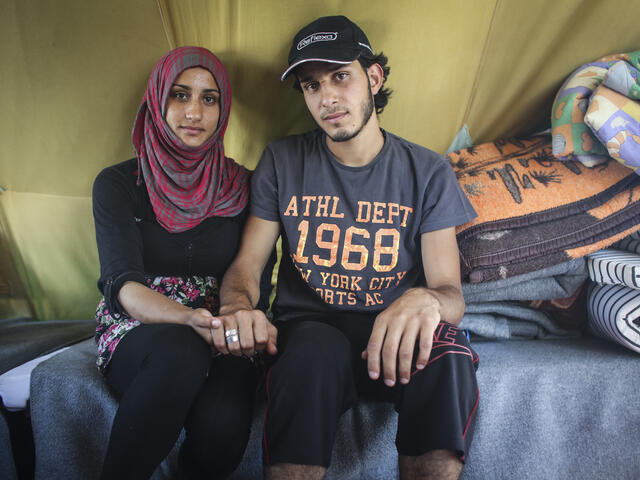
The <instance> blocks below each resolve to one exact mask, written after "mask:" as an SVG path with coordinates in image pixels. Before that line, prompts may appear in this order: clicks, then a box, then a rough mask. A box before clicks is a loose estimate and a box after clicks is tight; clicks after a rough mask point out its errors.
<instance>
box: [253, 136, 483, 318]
mask: <svg viewBox="0 0 640 480" xmlns="http://www.w3.org/2000/svg"><path fill="white" fill-rule="evenodd" d="M383 134H384V137H385V142H384V146H383V147H382V150H381V151H380V153H379V154H378V155H377V156H376V158H374V159H373V160H372V161H371V162H370V163H369V164H367V165H365V166H363V167H348V166H345V165H343V164H341V163H340V162H339V161H338V160H337V159H336V158H335V157H334V156H333V154H332V153H331V152H330V151H329V149H328V147H327V145H326V142H325V137H324V133H323V132H322V131H321V130H314V131H312V132H308V133H306V134H303V135H295V136H291V137H286V138H282V139H280V140H276V141H274V142H272V143H270V144H269V145H268V146H267V148H266V149H265V151H264V153H263V155H262V158H261V159H260V163H259V164H258V167H257V168H256V170H255V172H254V174H253V180H252V194H251V212H252V213H253V214H254V215H256V216H257V217H260V218H262V219H265V220H271V221H277V222H280V224H281V234H282V252H283V256H282V261H281V265H280V271H279V273H278V288H277V296H276V301H275V304H274V313H275V315H276V319H277V320H285V319H289V318H292V317H293V316H298V315H300V314H305V313H309V312H317V313H328V312H335V311H340V312H349V311H353V312H368V313H377V312H379V311H381V310H383V309H384V308H386V307H388V306H389V305H390V304H391V303H392V302H393V301H394V300H395V299H396V298H398V297H399V296H400V295H401V294H402V293H403V292H404V291H405V290H407V289H409V288H411V287H413V286H415V285H417V284H421V283H422V282H424V271H423V268H422V253H421V246H420V235H421V234H422V233H425V232H430V231H434V230H440V229H443V228H447V227H452V226H456V225H460V224H462V223H466V222H468V221H470V220H472V219H473V218H474V217H475V216H476V214H475V211H474V210H473V207H472V206H471V204H470V203H469V201H468V200H467V197H466V196H465V194H464V193H463V192H462V190H461V188H460V186H459V184H458V182H457V181H456V178H455V175H454V173H453V170H452V169H451V167H450V166H449V164H448V163H447V162H446V161H445V160H444V159H443V158H442V157H441V156H440V155H438V154H436V153H435V152H432V151H431V150H428V149H426V148H424V147H421V146H419V145H416V144H414V143H411V142H408V141H406V140H404V139H402V138H400V137H397V136H395V135H392V134H390V133H388V132H385V131H383Z"/></svg>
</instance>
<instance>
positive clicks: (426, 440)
mask: <svg viewBox="0 0 640 480" xmlns="http://www.w3.org/2000/svg"><path fill="white" fill-rule="evenodd" d="M477 365H478V356H477V354H476V353H475V352H474V351H473V350H472V349H471V347H470V346H469V342H468V340H467V338H466V336H465V334H464V332H463V331H461V330H459V329H458V328H456V327H454V326H453V325H450V324H447V323H444V322H442V323H440V325H439V326H438V328H437V329H436V332H435V335H434V342H433V348H432V351H431V357H430V359H429V363H428V364H427V367H426V368H425V369H424V370H421V371H414V372H412V376H411V381H410V382H409V384H408V385H405V386H401V387H400V389H399V394H398V397H397V400H396V410H397V411H398V414H399V416H398V435H397V438H396V445H397V447H398V453H399V455H400V461H399V466H400V476H401V478H403V479H430V478H434V479H435V478H437V479H457V478H458V477H459V476H460V472H461V470H462V464H463V461H464V456H465V454H466V453H467V452H468V449H469V446H470V445H471V438H472V436H473V427H474V424H475V414H476V411H477V406H478V386H477V382H476V375H475V370H476V368H477Z"/></svg>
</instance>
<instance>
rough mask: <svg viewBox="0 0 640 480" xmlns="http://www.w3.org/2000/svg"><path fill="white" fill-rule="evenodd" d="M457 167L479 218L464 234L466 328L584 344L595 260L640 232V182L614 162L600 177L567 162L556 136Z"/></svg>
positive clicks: (463, 153) (469, 158)
mask: <svg viewBox="0 0 640 480" xmlns="http://www.w3.org/2000/svg"><path fill="white" fill-rule="evenodd" d="M448 158H449V162H450V163H451V165H452V167H453V169H454V171H455V173H456V176H457V178H458V181H459V183H460V185H461V186H462V188H463V190H464V191H465V193H466V194H467V196H468V198H469V200H470V201H471V203H472V205H473V207H474V208H475V210H476V212H477V213H478V217H477V218H476V219H474V220H473V221H471V222H469V223H466V224H464V225H461V226H459V227H458V228H457V230H456V234H457V239H458V244H459V248H460V255H461V266H462V276H463V293H464V295H465V300H466V302H467V310H466V314H465V317H464V319H463V323H462V326H463V327H464V328H467V329H468V330H470V331H471V332H472V333H476V334H478V335H482V336H485V337H491V338H546V337H550V336H552V337H553V336H566V335H573V334H578V333H579V332H578V330H579V328H578V327H579V324H580V323H581V321H582V320H583V319H584V318H585V317H586V308H585V303H586V301H585V296H586V291H585V290H584V283H585V280H586V279H587V272H586V257H585V256H586V255H588V254H590V253H594V252H597V251H599V250H601V249H603V248H606V247H609V246H611V245H612V244H614V243H615V242H617V241H620V240H622V239H624V238H626V237H628V235H629V234H630V233H632V232H634V231H636V230H638V229H639V228H640V176H638V175H636V174H635V173H634V171H633V170H632V169H630V168H628V167H626V166H624V165H622V164H620V163H618V162H616V161H614V160H613V159H608V160H606V161H604V162H603V163H600V164H599V165H597V166H595V167H587V166H585V165H584V164H583V163H581V162H578V161H575V160H564V161H559V160H557V159H556V158H555V157H554V156H553V154H552V146H551V138H550V137H549V136H548V135H540V136H534V137H531V138H528V139H510V140H503V141H496V142H491V143H486V144H483V145H478V146H474V147H469V148H465V149H462V150H458V151H456V152H453V153H451V154H449V156H448ZM534 280H535V281H534ZM538 285H544V287H541V289H540V290H538V287H537V286H538ZM550 287H558V288H550Z"/></svg>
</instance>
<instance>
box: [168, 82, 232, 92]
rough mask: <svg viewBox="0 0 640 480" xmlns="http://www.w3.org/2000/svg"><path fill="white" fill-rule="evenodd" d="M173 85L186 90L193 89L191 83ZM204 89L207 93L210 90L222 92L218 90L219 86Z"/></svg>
mask: <svg viewBox="0 0 640 480" xmlns="http://www.w3.org/2000/svg"><path fill="white" fill-rule="evenodd" d="M172 86H173V87H180V88H184V89H185V90H191V87H190V86H189V85H182V84H181V83H174V84H173V85H172ZM202 91H203V92H206V93H209V92H216V93H218V94H219V93H220V90H218V89H217V88H205V89H204V90H202Z"/></svg>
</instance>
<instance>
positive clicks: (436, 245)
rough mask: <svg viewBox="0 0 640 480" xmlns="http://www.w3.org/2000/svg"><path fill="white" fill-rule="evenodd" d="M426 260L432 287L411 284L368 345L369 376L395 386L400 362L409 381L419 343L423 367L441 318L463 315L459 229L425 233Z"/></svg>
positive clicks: (387, 311) (380, 320) (419, 364)
mask: <svg viewBox="0 0 640 480" xmlns="http://www.w3.org/2000/svg"><path fill="white" fill-rule="evenodd" d="M421 244H422V264H423V268H424V274H425V277H426V279H427V287H426V288H425V287H416V288H411V289H409V290H407V291H406V292H404V293H403V294H402V295H401V296H400V297H399V298H398V299H396V301H394V302H393V303H392V304H391V305H389V307H387V308H386V309H385V310H383V311H382V312H381V313H380V314H379V315H378V316H377V317H376V321H375V323H374V325H373V330H372V332H371V336H370V337H369V344H368V345H367V349H366V350H365V351H364V352H362V358H364V359H366V360H367V366H368V370H369V376H370V377H371V378H372V379H374V380H375V379H377V378H378V377H379V376H380V362H381V361H382V370H383V377H384V381H385V384H386V385H388V386H393V385H395V381H396V364H397V372H398V376H399V378H400V383H403V384H406V383H409V379H410V376H411V361H412V359H413V352H414V347H415V344H416V341H418V340H419V345H420V347H419V348H420V350H419V352H418V356H417V359H416V367H417V368H418V369H423V368H424V367H425V366H426V365H427V362H428V361H429V356H430V355H431V345H432V342H433V333H434V332H435V329H436V327H437V326H438V323H440V321H441V320H443V321H445V322H449V323H452V324H454V325H457V324H458V323H460V320H462V315H463V314H464V299H463V297H462V286H461V283H460V260H459V256H458V244H457V242H456V236H455V228H454V227H450V228H444V229H442V230H436V231H434V232H428V233H424V234H422V236H421Z"/></svg>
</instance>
